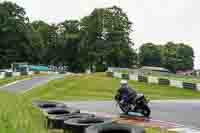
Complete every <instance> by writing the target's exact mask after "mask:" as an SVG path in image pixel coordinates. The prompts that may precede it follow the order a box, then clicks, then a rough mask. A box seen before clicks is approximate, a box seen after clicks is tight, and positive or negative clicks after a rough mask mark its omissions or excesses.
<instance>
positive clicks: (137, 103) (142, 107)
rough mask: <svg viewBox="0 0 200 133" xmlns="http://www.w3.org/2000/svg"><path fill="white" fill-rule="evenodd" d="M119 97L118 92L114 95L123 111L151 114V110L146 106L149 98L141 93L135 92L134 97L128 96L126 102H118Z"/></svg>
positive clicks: (144, 114)
mask: <svg viewBox="0 0 200 133" xmlns="http://www.w3.org/2000/svg"><path fill="white" fill-rule="evenodd" d="M121 99H122V98H121V96H120V95H119V94H117V95H116V96H115V100H116V102H117V104H118V105H119V107H120V109H121V110H122V111H123V112H124V113H126V114H128V113H129V112H135V113H140V114H142V115H143V116H144V117H149V116H150V115H151V110H150V108H149V106H148V103H149V100H147V99H146V98H145V97H144V95H143V94H137V96H136V97H135V98H129V100H128V101H127V102H120V101H121Z"/></svg>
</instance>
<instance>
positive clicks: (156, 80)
mask: <svg viewBox="0 0 200 133" xmlns="http://www.w3.org/2000/svg"><path fill="white" fill-rule="evenodd" d="M148 83H152V84H158V78H157V77H152V76H149V77H148Z"/></svg>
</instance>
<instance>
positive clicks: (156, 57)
mask: <svg viewBox="0 0 200 133" xmlns="http://www.w3.org/2000/svg"><path fill="white" fill-rule="evenodd" d="M161 61H162V56H161V50H160V49H159V47H158V46H156V45H154V44H152V43H146V44H143V45H142V46H141V47H140V51H139V62H140V65H142V66H161V65H162V62H161Z"/></svg>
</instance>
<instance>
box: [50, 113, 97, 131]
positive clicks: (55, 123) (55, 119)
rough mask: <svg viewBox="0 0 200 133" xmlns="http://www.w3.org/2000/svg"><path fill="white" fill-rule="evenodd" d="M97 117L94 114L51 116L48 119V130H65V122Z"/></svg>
mask: <svg viewBox="0 0 200 133" xmlns="http://www.w3.org/2000/svg"><path fill="white" fill-rule="evenodd" d="M89 117H95V116H94V115H92V114H85V113H74V114H69V115H61V116H49V117H48V128H49V129H64V121H67V120H69V119H74V118H89Z"/></svg>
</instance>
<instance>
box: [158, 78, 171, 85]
mask: <svg viewBox="0 0 200 133" xmlns="http://www.w3.org/2000/svg"><path fill="white" fill-rule="evenodd" d="M158 81H159V82H158V84H159V85H169V84H170V81H169V80H168V79H158Z"/></svg>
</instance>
